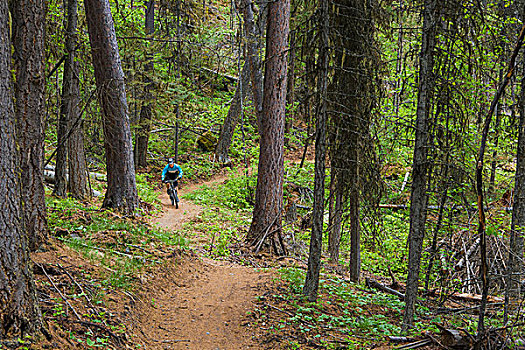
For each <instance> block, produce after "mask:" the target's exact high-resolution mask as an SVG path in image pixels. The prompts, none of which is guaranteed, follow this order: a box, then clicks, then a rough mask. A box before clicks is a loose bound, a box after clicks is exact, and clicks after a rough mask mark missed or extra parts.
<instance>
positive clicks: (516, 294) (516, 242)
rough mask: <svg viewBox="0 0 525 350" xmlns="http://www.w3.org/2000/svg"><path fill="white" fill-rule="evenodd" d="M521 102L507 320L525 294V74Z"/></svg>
mask: <svg viewBox="0 0 525 350" xmlns="http://www.w3.org/2000/svg"><path fill="white" fill-rule="evenodd" d="M521 84H522V85H521V92H520V102H519V113H520V116H519V127H518V147H517V151H516V176H515V179H514V202H513V204H512V223H511V228H510V246H509V256H508V260H507V276H506V286H505V287H506V289H505V319H506V320H507V319H508V314H509V313H510V311H512V310H513V309H516V306H517V305H515V304H516V302H517V301H518V300H519V298H520V295H521V294H522V293H523V291H522V290H521V283H520V282H521V277H522V276H523V250H524V248H523V246H524V243H523V242H524V240H525V236H524V232H525V85H523V84H525V76H524V77H523V78H522V80H521Z"/></svg>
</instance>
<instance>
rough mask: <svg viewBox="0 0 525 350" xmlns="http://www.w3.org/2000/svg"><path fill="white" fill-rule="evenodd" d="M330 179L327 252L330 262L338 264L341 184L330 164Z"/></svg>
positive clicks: (341, 219)
mask: <svg viewBox="0 0 525 350" xmlns="http://www.w3.org/2000/svg"><path fill="white" fill-rule="evenodd" d="M331 176H332V179H331V182H332V184H331V186H330V190H331V191H332V193H331V196H332V197H333V200H332V201H333V203H332V208H331V210H330V214H329V215H330V231H329V232H330V233H329V236H328V252H329V253H330V261H332V263H334V264H339V247H340V245H341V226H342V223H343V183H342V182H341V181H338V180H337V176H340V175H338V171H337V170H336V166H334V165H333V164H332V174H331Z"/></svg>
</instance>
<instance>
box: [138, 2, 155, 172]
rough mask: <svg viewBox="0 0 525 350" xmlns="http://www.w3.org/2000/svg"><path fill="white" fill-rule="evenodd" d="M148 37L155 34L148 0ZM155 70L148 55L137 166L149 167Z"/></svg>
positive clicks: (153, 7) (152, 7) (151, 3)
mask: <svg viewBox="0 0 525 350" xmlns="http://www.w3.org/2000/svg"><path fill="white" fill-rule="evenodd" d="M145 17H146V20H145V27H146V35H147V36H151V35H153V33H154V32H155V0H146V16H145ZM153 70H154V65H153V55H152V54H151V53H148V54H147V55H146V64H145V67H144V71H145V77H144V83H145V86H144V95H143V96H144V97H143V101H142V107H141V109H140V117H139V128H138V130H137V141H136V143H135V152H134V153H135V166H136V167H137V168H138V167H145V166H146V165H147V160H146V156H147V154H148V142H149V132H150V128H151V117H152V110H151V105H152V100H153V96H152V93H151V90H152V89H153V81H152V79H151V78H150V77H149V76H148V74H150V73H152V72H153Z"/></svg>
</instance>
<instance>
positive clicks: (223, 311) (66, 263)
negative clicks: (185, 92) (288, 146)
mask: <svg viewBox="0 0 525 350" xmlns="http://www.w3.org/2000/svg"><path fill="white" fill-rule="evenodd" d="M226 180H227V177H226V176H225V175H216V176H215V177H213V178H212V179H211V180H210V181H209V182H204V183H199V184H186V185H185V186H183V187H182V188H181V189H180V193H181V195H184V194H185V193H190V192H192V191H195V190H196V189H197V188H198V187H200V186H213V185H214V184H217V183H221V182H224V181H226ZM160 197H161V201H162V207H163V210H162V213H161V214H160V215H158V216H157V217H154V218H150V219H148V220H147V221H144V222H143V225H144V226H152V225H156V226H158V227H161V228H164V229H165V230H168V231H178V232H186V233H184V234H185V235H186V236H187V237H186V238H187V239H188V240H189V244H188V247H186V248H174V247H173V246H172V247H168V246H165V245H163V244H156V243H152V242H150V243H147V242H146V243H144V245H141V246H137V245H133V244H129V242H130V240H128V239H127V235H128V233H126V232H124V231H118V230H117V231H104V232H99V233H96V234H94V235H91V236H90V237H89V239H90V242H93V244H94V246H90V247H88V248H89V250H86V251H82V249H79V247H76V248H75V249H73V248H72V247H70V246H68V245H65V244H64V243H63V242H62V240H63V238H64V237H65V238H74V237H75V236H76V235H82V232H81V231H79V230H76V231H73V232H70V231H67V230H61V229H55V232H54V233H53V236H52V237H51V238H50V243H49V244H48V245H47V247H46V248H45V249H44V250H43V251H42V252H38V253H35V254H33V255H32V259H33V261H34V262H35V279H36V283H37V289H38V294H39V299H40V305H41V309H42V311H43V313H44V315H45V320H46V327H47V329H48V331H49V335H50V336H51V338H50V339H48V340H44V341H40V342H38V343H37V344H36V345H35V344H33V345H32V346H31V347H29V348H30V349H93V348H104V349H163V350H164V349H202V350H207V349H210V350H216V349H231V350H235V349H318V348H355V349H357V348H359V349H361V348H363V349H365V348H370V349H391V348H393V345H389V343H388V340H387V339H386V337H385V336H382V337H381V336H379V337H377V336H370V335H368V334H366V333H364V334H363V335H361V336H356V338H355V339H356V343H354V342H352V344H350V343H349V342H348V341H347V340H345V339H346V336H345V334H346V333H345V330H344V329H337V328H334V329H333V330H329V329H325V328H323V331H322V332H321V333H322V336H321V337H319V335H314V334H313V333H311V330H312V326H313V324H312V323H311V322H312V321H304V320H299V323H297V321H293V319H297V317H298V315H297V309H296V308H297V306H295V307H293V306H291V305H290V300H293V296H292V294H293V293H291V290H290V288H291V286H290V285H289V282H286V281H284V280H283V279H282V278H281V277H280V275H279V272H278V269H280V268H290V267H293V268H294V269H296V270H297V269H299V270H301V271H305V270H306V261H305V260H304V259H298V258H293V257H290V256H288V257H272V256H269V255H265V254H259V255H258V256H252V255H250V254H245V253H242V250H243V249H242V247H238V248H239V252H240V253H239V255H235V256H229V257H223V258H220V259H218V258H217V259H212V258H211V257H210V254H207V253H208V252H207V250H206V247H209V246H210V244H212V242H211V243H210V240H211V239H212V238H211V237H210V236H201V235H198V234H196V233H194V232H193V231H194V230H192V227H191V225H192V222H193V221H194V220H195V219H198V218H199V216H200V215H201V214H202V213H203V212H204V211H206V210H215V209H214V208H205V207H202V206H199V205H197V204H195V203H193V202H191V201H190V200H187V199H182V201H181V203H180V207H179V209H175V208H174V207H173V206H171V205H170V204H169V199H168V197H167V195H166V194H165V190H164V189H162V193H161V196H160ZM50 210H55V211H56V210H58V209H56V208H50ZM66 214H67V215H69V214H68V213H64V215H66ZM72 215H73V216H75V220H80V221H82V220H84V221H85V222H86V223H87V222H90V221H91V215H97V214H94V213H90V212H89V211H81V212H78V213H73V214H72ZM106 215H113V214H111V213H109V214H107V213H106ZM115 217H117V216H116V215H115ZM119 219H122V218H119ZM97 246H98V248H97ZM108 246H109V247H115V251H119V252H118V254H120V255H123V256H125V258H126V259H129V260H132V259H131V258H133V259H135V254H136V255H137V256H138V252H142V253H144V252H146V253H147V254H146V256H147V260H148V261H152V262H153V261H154V263H151V264H146V265H145V267H144V268H143V269H141V270H137V271H139V272H136V271H135V270H133V269H132V267H130V272H129V274H130V275H131V276H132V280H133V283H132V285H130V286H127V287H125V288H122V287H120V286H114V285H112V284H108V283H104V282H103V281H104V280H107V276H108V275H111V276H113V279H115V278H116V279H117V280H118V277H119V276H115V275H116V274H117V275H118V274H119V273H122V272H120V271H121V270H118V269H117V267H113V266H117V263H118V262H117V261H115V256H114V255H112V256H111V257H109V254H108V249H107V248H106V249H104V248H101V247H108ZM80 248H81V247H80ZM117 256H118V255H117ZM126 259H124V258H123V260H126ZM140 259H144V258H140ZM126 261H127V260H126ZM102 262H105V263H102ZM112 264H114V265H112ZM329 271H330V269H328V271H327V272H325V273H323V275H324V277H323V278H326V279H333V280H334V281H336V280H337V279H338V278H340V277H341V278H343V280H344V278H345V277H344V276H342V275H341V271H336V272H334V276H333V277H332V275H331V273H330V272H329ZM343 275H344V272H343ZM301 280H302V278H300V279H299V282H301ZM352 288H357V289H355V290H353V293H354V294H356V296H355V298H360V296H359V295H362V296H364V297H365V298H367V300H373V299H375V295H376V294H375V292H374V291H368V290H364V289H362V288H360V287H357V286H356V287H352ZM324 293H326V291H325V292H324ZM333 297H334V296H329V295H328V294H324V295H322V296H320V299H324V301H323V302H322V303H321V304H320V306H319V307H320V308H322V309H324V310H325V311H326V312H327V313H328V314H329V315H332V316H333V317H339V316H338V315H339V314H342V313H343V311H344V310H343V309H340V308H339V307H338V306H336V304H331V303H330V302H329V299H330V298H333ZM359 305H360V307H359V308H358V309H361V308H362V309H363V310H364V311H363V313H364V314H365V313H366V314H368V315H370V317H372V315H376V314H383V315H384V317H385V318H386V319H390V318H392V315H391V311H388V309H387V308H378V307H377V305H373V303H372V302H370V304H369V306H366V305H365V304H364V303H361V304H359ZM305 310H306V309H305ZM350 311H351V312H354V310H350ZM305 312H306V311H305ZM356 317H357V318H356V322H357V320H358V319H360V316H356ZM394 319H395V318H392V320H394ZM392 322H396V321H392ZM314 323H315V321H314ZM360 339H364V340H366V339H368V340H366V345H363V346H360V345H357V344H358V343H359V342H361V340H360ZM416 340H417V339H416ZM422 349H433V348H432V347H422Z"/></svg>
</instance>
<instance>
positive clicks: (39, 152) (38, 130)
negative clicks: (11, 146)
mask: <svg viewBox="0 0 525 350" xmlns="http://www.w3.org/2000/svg"><path fill="white" fill-rule="evenodd" d="M11 13H12V15H13V46H14V62H15V72H16V80H15V81H16V83H15V101H16V104H15V113H16V133H17V142H18V145H19V148H20V170H21V186H22V205H23V207H24V210H23V216H24V223H25V226H26V230H27V235H28V240H29V248H30V249H31V250H36V249H38V247H39V246H40V245H41V244H42V243H44V242H45V241H46V240H47V235H48V228H47V220H46V203H45V198H44V195H45V193H44V182H43V176H44V169H43V162H44V153H43V151H44V112H45V110H46V109H45V106H44V84H45V80H46V79H45V72H44V52H45V50H44V15H45V4H44V1H43V0H21V1H18V2H16V4H14V6H13V9H12V12H11Z"/></svg>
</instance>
